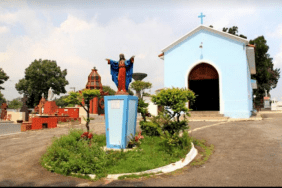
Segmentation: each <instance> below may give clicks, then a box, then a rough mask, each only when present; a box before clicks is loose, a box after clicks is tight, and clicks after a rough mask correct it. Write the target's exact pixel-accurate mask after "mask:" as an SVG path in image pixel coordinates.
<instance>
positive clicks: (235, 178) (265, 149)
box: [0, 114, 282, 187]
mask: <svg viewBox="0 0 282 188" xmlns="http://www.w3.org/2000/svg"><path fill="white" fill-rule="evenodd" d="M263 118H264V119H263V120H262V121H237V122H190V123H189V126H190V130H191V131H192V132H190V135H192V136H193V137H195V138H197V139H204V140H206V141H207V142H208V143H210V144H213V145H214V148H215V149H214V153H213V154H212V155H211V157H210V159H209V160H208V161H207V162H206V163H205V164H204V165H202V166H196V167H195V166H193V167H192V166H190V165H187V166H186V167H184V168H183V170H182V171H181V172H178V173H176V174H169V175H160V176H155V177H151V178H141V179H137V180H135V179H133V180H116V181H107V180H105V179H102V180H99V181H96V182H92V181H89V180H85V179H80V178H75V177H70V176H68V177H67V176H63V175H60V174H56V173H52V172H49V171H47V170H46V169H45V168H43V167H42V166H41V165H40V164H39V159H40V157H41V156H42V155H43V154H44V153H45V152H46V149H47V147H48V145H50V144H51V143H52V138H53V137H54V136H55V137H58V136H60V135H63V134H67V133H68V131H69V128H68V127H64V128H55V129H44V130H36V131H27V132H22V133H20V134H14V135H6V136H0V151H1V152H0V186H1V187H2V186H282V179H281V174H282V117H281V114H268V115H265V116H264V117H263ZM75 128H83V129H84V130H85V129H86V128H85V126H83V125H77V126H75ZM90 130H94V132H96V133H98V134H104V133H105V125H104V124H103V123H96V124H91V125H90ZM137 130H138V129H137Z"/></svg>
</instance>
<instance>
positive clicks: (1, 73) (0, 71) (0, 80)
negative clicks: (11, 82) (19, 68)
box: [0, 68, 9, 90]
mask: <svg viewBox="0 0 282 188" xmlns="http://www.w3.org/2000/svg"><path fill="white" fill-rule="evenodd" d="M8 79H9V76H8V75H7V74H6V73H5V72H4V70H3V69H2V68H0V90H1V89H4V88H3V87H1V84H3V83H4V82H5V81H7V80H8Z"/></svg>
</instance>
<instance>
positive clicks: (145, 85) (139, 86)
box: [130, 80, 152, 98]
mask: <svg viewBox="0 0 282 188" xmlns="http://www.w3.org/2000/svg"><path fill="white" fill-rule="evenodd" d="M151 87H152V83H150V82H144V81H141V80H135V81H134V82H132V83H131V84H130V88H131V89H133V90H135V91H136V94H137V96H138V97H139V98H140V97H141V93H142V91H144V90H145V89H150V88H151Z"/></svg>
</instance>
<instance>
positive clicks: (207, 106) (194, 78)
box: [188, 63, 219, 111]
mask: <svg viewBox="0 0 282 188" xmlns="http://www.w3.org/2000/svg"><path fill="white" fill-rule="evenodd" d="M188 88H189V89H190V90H192V91H193V92H194V93H195V95H197V97H196V99H195V102H194V103H192V102H190V103H189V104H190V107H189V108H190V109H193V110H194V111H219V76H218V72H217V70H216V69H215V68H214V67H213V66H212V65H210V64H207V63H200V64H198V65H197V66H195V67H194V68H193V69H192V70H191V71H190V74H189V76H188Z"/></svg>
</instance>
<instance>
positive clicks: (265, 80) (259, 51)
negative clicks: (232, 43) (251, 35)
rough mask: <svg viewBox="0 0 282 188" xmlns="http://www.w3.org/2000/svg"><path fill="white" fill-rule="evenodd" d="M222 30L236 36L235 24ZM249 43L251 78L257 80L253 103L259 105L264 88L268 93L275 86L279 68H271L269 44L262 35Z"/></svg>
mask: <svg viewBox="0 0 282 188" xmlns="http://www.w3.org/2000/svg"><path fill="white" fill-rule="evenodd" d="M222 30H223V31H224V32H226V31H228V33H230V34H232V35H236V36H238V34H237V33H238V27H237V26H233V27H231V28H229V29H228V28H225V27H224V28H223V29H222ZM239 37H242V38H247V37H246V36H244V35H242V34H241V35H239ZM249 43H250V44H253V45H255V61H256V74H255V75H251V78H252V79H255V80H256V81H257V86H258V88H257V89H256V90H254V95H256V98H255V99H254V103H255V104H256V106H260V107H261V106H262V102H263V97H264V95H265V90H266V91H267V93H269V92H270V90H271V89H274V88H275V87H276V86H277V83H278V80H279V78H280V69H277V68H276V69H274V68H273V66H274V65H273V62H272V60H273V58H271V57H270V55H269V54H268V53H267V52H268V49H269V46H268V45H267V44H266V43H267V41H266V40H265V38H264V36H259V37H257V38H255V39H254V40H250V41H249Z"/></svg>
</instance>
